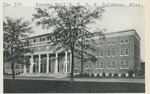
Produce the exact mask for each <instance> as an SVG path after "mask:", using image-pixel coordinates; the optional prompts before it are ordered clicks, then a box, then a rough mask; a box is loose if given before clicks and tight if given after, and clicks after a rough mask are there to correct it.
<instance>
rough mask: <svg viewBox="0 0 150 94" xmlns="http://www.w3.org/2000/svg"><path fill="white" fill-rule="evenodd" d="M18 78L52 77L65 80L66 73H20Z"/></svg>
mask: <svg viewBox="0 0 150 94" xmlns="http://www.w3.org/2000/svg"><path fill="white" fill-rule="evenodd" d="M18 76H19V77H52V78H66V77H68V76H69V75H68V73H22V74H20V75H18Z"/></svg>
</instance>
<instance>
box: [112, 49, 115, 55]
mask: <svg viewBox="0 0 150 94" xmlns="http://www.w3.org/2000/svg"><path fill="white" fill-rule="evenodd" d="M112 56H113V57H114V56H115V49H113V50H112Z"/></svg>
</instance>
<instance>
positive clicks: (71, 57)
mask: <svg viewBox="0 0 150 94" xmlns="http://www.w3.org/2000/svg"><path fill="white" fill-rule="evenodd" d="M71 63H72V54H71V53H70V73H71Z"/></svg>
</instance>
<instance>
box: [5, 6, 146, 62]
mask: <svg viewBox="0 0 150 94" xmlns="http://www.w3.org/2000/svg"><path fill="white" fill-rule="evenodd" d="M105 10H106V11H105V12H104V13H103V17H102V20H98V21H96V24H93V25H90V27H91V30H90V31H94V30H95V29H96V28H99V29H104V28H105V29H107V31H106V32H116V31H122V30H129V29H135V30H136V31H137V33H138V34H139V35H140V37H141V59H143V60H145V43H144V42H145V37H144V23H145V22H144V20H145V18H144V8H141V7H134V8H133V7H132V8H131V7H122V8H121V7H114V8H112V7H111V8H105ZM33 13H35V8H34V7H30V6H28V7H27V6H26V7H19V8H15V7H13V8H11V7H9V8H3V18H4V17H11V18H21V17H24V20H28V21H31V18H32V14H33ZM32 25H33V27H34V28H33V30H34V31H35V33H34V34H32V35H31V36H34V35H40V34H44V33H49V32H51V31H52V30H51V29H50V30H43V29H41V27H36V26H35V24H32Z"/></svg>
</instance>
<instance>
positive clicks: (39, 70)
mask: <svg viewBox="0 0 150 94" xmlns="http://www.w3.org/2000/svg"><path fill="white" fill-rule="evenodd" d="M39 73H41V55H40V54H39Z"/></svg>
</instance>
